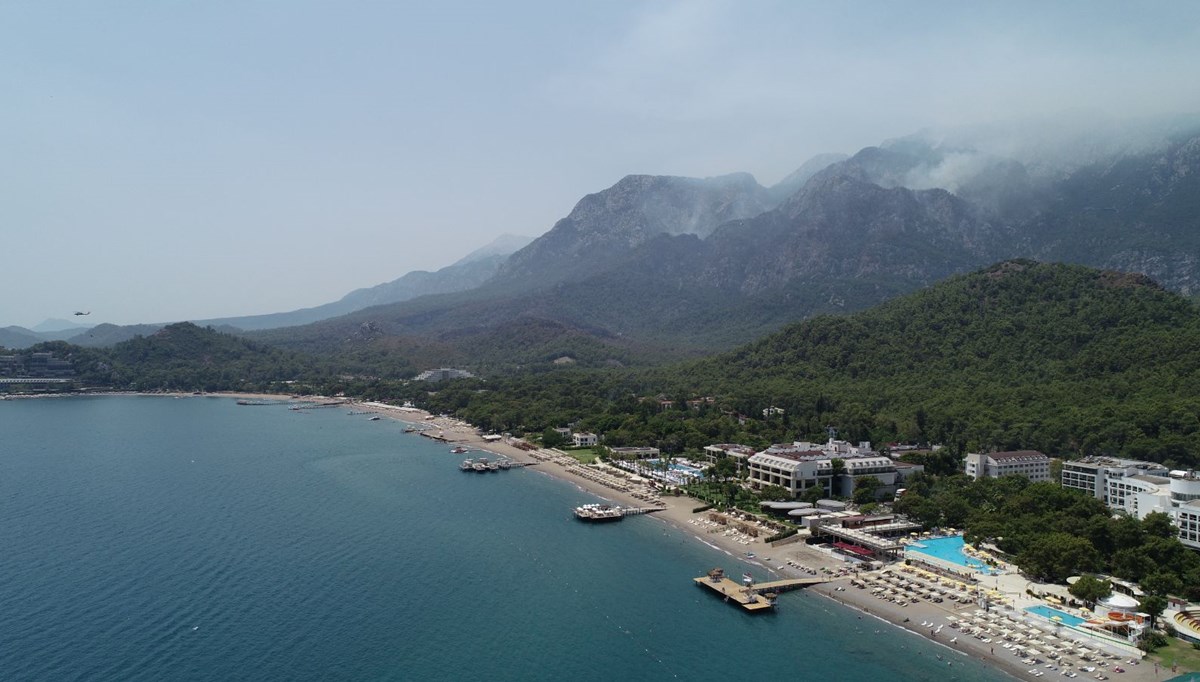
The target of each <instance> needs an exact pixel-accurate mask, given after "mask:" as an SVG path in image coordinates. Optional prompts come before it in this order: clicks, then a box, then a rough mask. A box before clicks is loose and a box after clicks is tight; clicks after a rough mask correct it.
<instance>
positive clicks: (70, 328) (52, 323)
mask: <svg viewBox="0 0 1200 682" xmlns="http://www.w3.org/2000/svg"><path fill="white" fill-rule="evenodd" d="M91 327H92V325H90V324H80V323H78V322H72V321H70V320H60V319H58V318H50V319H48V320H42V321H41V322H40V323H38V324H37V325H34V326H33V327H32V331H35V332H38V333H39V334H50V333H53V332H75V333H76V334H78V333H79V332H80V331H82V330H84V329H89V328H91Z"/></svg>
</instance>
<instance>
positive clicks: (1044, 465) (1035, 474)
mask: <svg viewBox="0 0 1200 682" xmlns="http://www.w3.org/2000/svg"><path fill="white" fill-rule="evenodd" d="M965 469H966V473H967V475H968V476H970V477H971V478H974V479H976V480H979V479H981V478H1000V477H1001V476H1014V475H1015V476H1024V477H1025V478H1028V479H1029V480H1031V481H1033V482H1034V483H1037V482H1038V481H1049V480H1050V458H1049V457H1047V456H1045V455H1043V454H1042V453H1040V452H1038V451H1037V450H1015V451H1012V452H988V453H974V452H972V453H968V454H967V458H966V466H965Z"/></svg>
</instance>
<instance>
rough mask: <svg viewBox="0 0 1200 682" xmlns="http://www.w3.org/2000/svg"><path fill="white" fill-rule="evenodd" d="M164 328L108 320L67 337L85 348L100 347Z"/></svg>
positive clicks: (155, 325) (158, 325)
mask: <svg viewBox="0 0 1200 682" xmlns="http://www.w3.org/2000/svg"><path fill="white" fill-rule="evenodd" d="M162 328H163V325H161V324H127V325H116V324H108V323H107V322H106V323H104V324H98V325H96V326H95V327H92V328H91V329H89V330H87V331H84V332H81V333H79V334H76V335H74V336H72V337H70V338H68V339H66V341H67V342H68V343H71V344H74V345H76V346H83V347H84V348H100V347H104V346H111V345H113V344H116V343H121V342H122V341H129V340H132V339H134V338H137V337H139V336H149V335H151V334H153V333H154V332H156V331H158V330H159V329H162Z"/></svg>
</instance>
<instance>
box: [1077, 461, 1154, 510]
mask: <svg viewBox="0 0 1200 682" xmlns="http://www.w3.org/2000/svg"><path fill="white" fill-rule="evenodd" d="M1168 473H1169V472H1168V470H1167V468H1166V467H1164V466H1163V465H1161V464H1155V463H1153V462H1143V461H1141V460H1136V459H1120V458H1117V457H1085V458H1083V459H1077V460H1074V461H1069V462H1063V468H1062V486H1063V487H1064V488H1073V489H1075V490H1081V491H1083V492H1085V493H1087V494H1089V495H1091V496H1092V497H1095V498H1096V499H1098V500H1100V501H1102V502H1104V503H1105V504H1107V505H1109V506H1114V505H1113V504H1111V503H1110V502H1109V499H1110V497H1113V496H1115V497H1116V498H1117V501H1118V504H1117V505H1115V506H1118V507H1119V506H1121V503H1120V498H1122V497H1124V493H1123V491H1124V490H1125V486H1124V485H1123V484H1122V483H1121V481H1123V480H1125V479H1127V478H1131V477H1133V476H1157V477H1165V476H1166V475H1167V474H1168Z"/></svg>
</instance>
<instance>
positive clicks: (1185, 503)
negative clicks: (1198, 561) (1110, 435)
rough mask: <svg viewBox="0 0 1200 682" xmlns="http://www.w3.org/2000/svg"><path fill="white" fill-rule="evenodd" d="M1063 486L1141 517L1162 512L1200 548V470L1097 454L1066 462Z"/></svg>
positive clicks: (1188, 543) (1183, 537)
mask: <svg viewBox="0 0 1200 682" xmlns="http://www.w3.org/2000/svg"><path fill="white" fill-rule="evenodd" d="M1062 479H1063V487H1064V488H1074V489H1076V490H1081V491H1083V492H1086V493H1088V494H1089V495H1092V496H1093V497H1095V498H1097V499H1099V500H1102V501H1103V502H1104V504H1106V505H1108V507H1109V508H1110V509H1115V510H1119V511H1122V512H1124V513H1126V514H1129V515H1130V516H1132V517H1134V518H1138V519H1144V518H1146V516H1147V515H1148V514H1152V513H1154V512H1160V513H1163V514H1166V515H1167V516H1169V517H1171V522H1172V523H1174V524H1175V526H1176V528H1178V529H1179V541H1180V542H1182V543H1183V544H1184V546H1186V547H1190V548H1192V549H1200V472H1196V471H1183V470H1175V471H1168V470H1167V469H1166V468H1165V467H1163V466H1162V465H1160V464H1154V463H1153V462H1142V461H1138V460H1128V459H1116V458H1112V457H1093V458H1088V459H1084V460H1079V461H1076V462H1065V463H1064V464H1063V473H1062Z"/></svg>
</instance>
